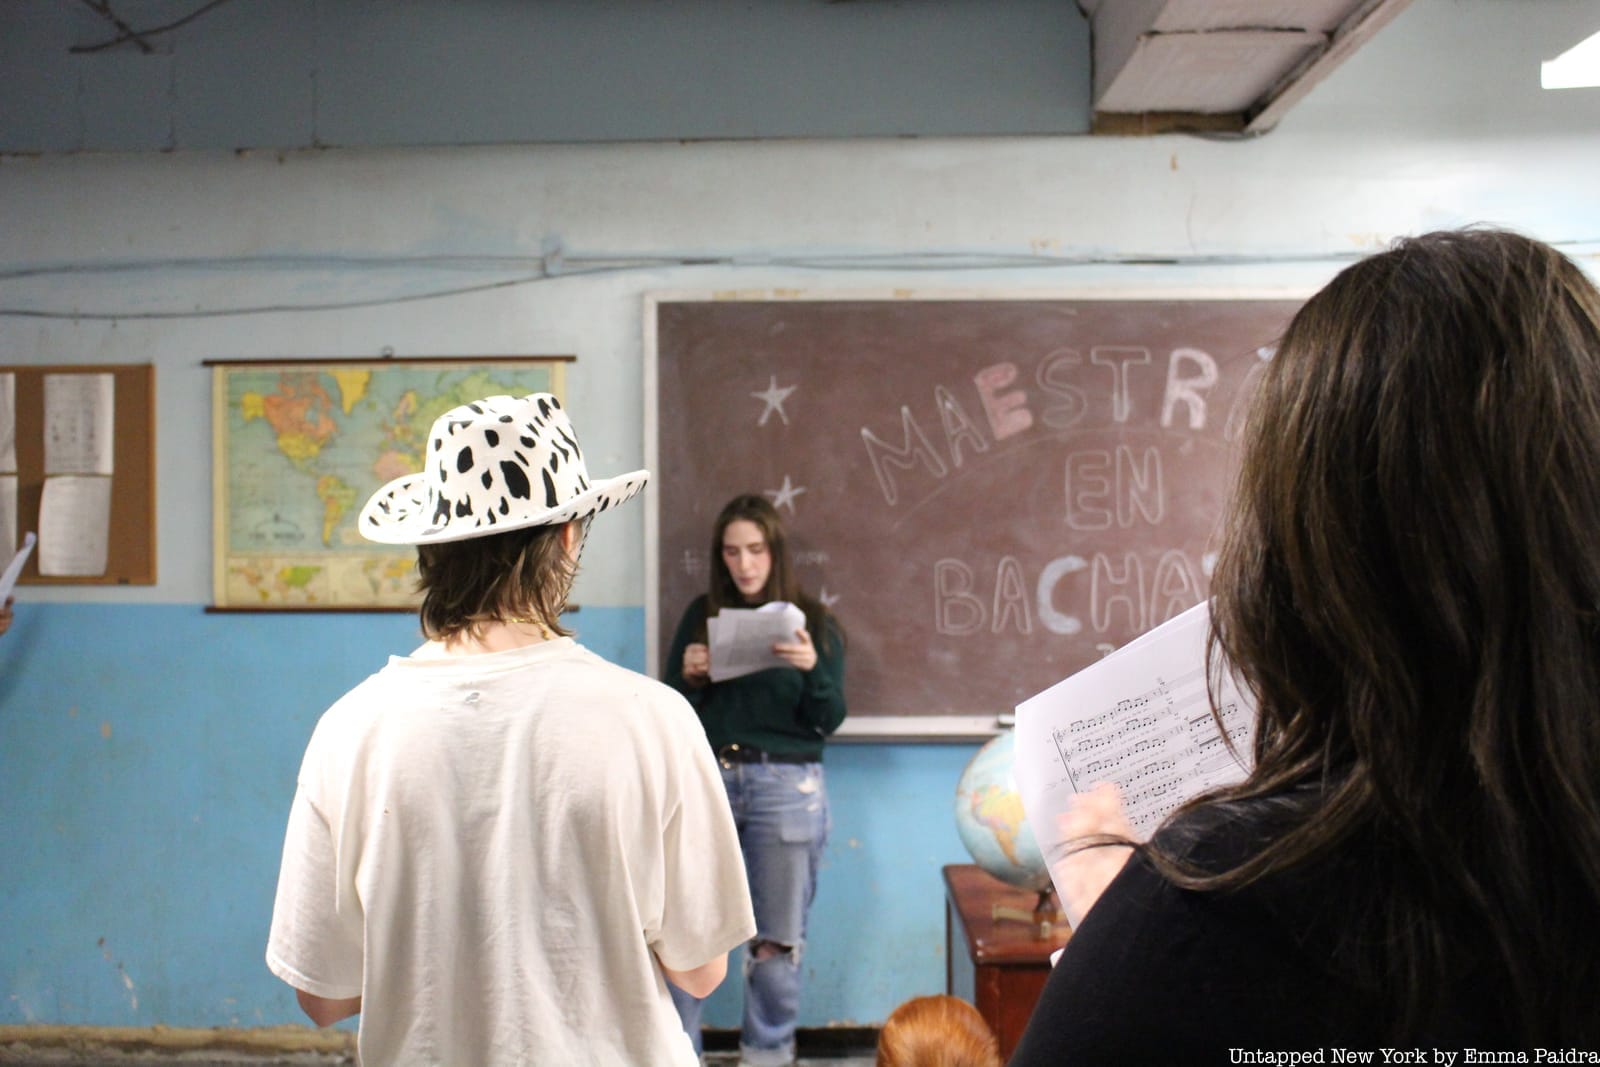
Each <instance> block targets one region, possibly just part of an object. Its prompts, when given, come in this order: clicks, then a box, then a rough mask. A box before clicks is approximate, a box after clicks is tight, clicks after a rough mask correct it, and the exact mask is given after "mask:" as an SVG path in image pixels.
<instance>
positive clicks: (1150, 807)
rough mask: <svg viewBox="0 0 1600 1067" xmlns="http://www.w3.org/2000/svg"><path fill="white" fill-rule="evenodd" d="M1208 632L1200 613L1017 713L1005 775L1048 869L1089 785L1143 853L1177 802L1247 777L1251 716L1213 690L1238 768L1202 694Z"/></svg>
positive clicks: (1201, 608)
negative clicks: (1112, 805) (1115, 804)
mask: <svg viewBox="0 0 1600 1067" xmlns="http://www.w3.org/2000/svg"><path fill="white" fill-rule="evenodd" d="M1209 621H1210V607H1209V604H1208V603H1201V604H1199V605H1198V606H1196V607H1193V608H1191V609H1189V610H1188V611H1186V612H1184V613H1183V614H1182V615H1179V616H1177V617H1176V618H1173V619H1170V620H1168V621H1167V622H1165V623H1163V624H1161V625H1160V626H1157V627H1156V628H1155V629H1153V630H1151V631H1149V632H1148V633H1145V634H1144V635H1142V636H1140V637H1138V638H1135V639H1134V640H1133V641H1131V642H1129V643H1128V644H1126V645H1124V646H1123V647H1121V648H1119V649H1117V650H1116V651H1115V652H1112V653H1111V654H1110V655H1108V656H1106V657H1105V658H1104V659H1102V660H1100V661H1098V662H1096V663H1093V664H1091V665H1089V666H1088V667H1085V668H1084V669H1083V670H1081V671H1079V672H1078V673H1077V674H1074V675H1072V676H1071V677H1070V678H1067V679H1066V680H1065V681H1061V682H1057V683H1056V684H1055V685H1053V686H1051V687H1050V688H1049V689H1046V690H1045V691H1044V692H1042V693H1040V694H1038V695H1037V696H1034V697H1030V698H1029V699H1028V700H1025V701H1023V702H1022V703H1021V704H1019V705H1017V726H1016V737H1015V739H1014V740H1015V752H1016V756H1015V764H1014V768H1013V769H1014V772H1015V776H1016V780H1017V789H1018V791H1019V792H1020V793H1021V794H1022V804H1023V809H1024V810H1025V811H1026V812H1027V814H1028V823H1029V825H1030V826H1032V828H1033V834H1034V838H1035V840H1037V841H1038V842H1039V849H1040V851H1041V852H1042V853H1043V854H1044V857H1045V860H1046V862H1047V863H1051V864H1053V861H1054V860H1055V859H1057V858H1058V857H1059V855H1060V854H1061V852H1062V849H1063V848H1064V846H1065V845H1066V842H1065V841H1063V840H1060V837H1061V835H1060V831H1059V830H1058V829H1057V822H1058V816H1060V815H1061V814H1062V813H1063V812H1065V811H1066V810H1067V808H1068V806H1069V805H1070V804H1071V802H1072V798H1073V796H1074V795H1075V794H1077V793H1080V792H1085V791H1087V790H1088V789H1089V788H1090V787H1092V786H1094V785H1095V784H1096V783H1098V782H1106V781H1109V782H1114V783H1116V786H1117V790H1118V792H1120V793H1121V795H1122V804H1123V808H1124V810H1125V812H1126V814H1127V817H1128V822H1129V823H1130V824H1131V825H1132V826H1133V829H1134V832H1135V834H1134V835H1135V837H1137V838H1138V839H1139V840H1141V841H1143V840H1148V839H1149V837H1150V835H1151V834H1152V833H1154V832H1155V829H1156V827H1157V826H1159V825H1160V824H1161V820H1163V819H1164V818H1166V817H1167V815H1168V814H1170V813H1171V812H1172V810H1173V809H1174V808H1176V807H1177V806H1178V805H1179V804H1181V803H1183V802H1184V801H1185V800H1187V799H1189V798H1190V797H1192V796H1194V795H1195V794H1197V793H1199V792H1202V791H1203V790H1206V789H1209V788H1211V787H1213V786H1219V785H1225V784H1228V783H1230V782H1236V781H1239V780H1240V779H1242V778H1243V777H1244V776H1245V774H1246V773H1247V767H1246V765H1245V762H1241V761H1248V760H1249V758H1250V743H1251V739H1252V737H1253V735H1254V733H1255V717H1256V713H1255V707H1254V704H1253V703H1252V702H1251V701H1250V699H1249V698H1248V697H1247V696H1246V695H1245V694H1244V693H1243V692H1241V691H1240V689H1239V688H1238V686H1237V685H1235V683H1234V679H1233V678H1232V677H1231V676H1226V677H1224V678H1223V679H1222V683H1221V687H1220V692H1219V693H1218V699H1219V701H1220V705H1221V712H1222V721H1223V723H1224V725H1225V727H1226V729H1227V733H1228V737H1229V738H1231V739H1232V741H1233V744H1234V747H1235V749H1236V750H1237V753H1238V755H1237V758H1236V757H1235V754H1234V752H1232V751H1230V750H1229V748H1228V745H1227V744H1226V743H1224V741H1223V737H1222V733H1221V732H1220V731H1219V730H1218V728H1217V723H1216V720H1215V719H1213V718H1212V716H1211V707H1210V704H1209V701H1208V697H1207V694H1206V669H1205V668H1206V663H1205V647H1206V631H1207V626H1208V623H1209Z"/></svg>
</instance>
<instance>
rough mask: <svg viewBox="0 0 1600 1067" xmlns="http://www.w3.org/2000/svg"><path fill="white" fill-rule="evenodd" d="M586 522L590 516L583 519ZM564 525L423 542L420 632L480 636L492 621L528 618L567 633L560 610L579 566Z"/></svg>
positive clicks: (443, 637)
mask: <svg viewBox="0 0 1600 1067" xmlns="http://www.w3.org/2000/svg"><path fill="white" fill-rule="evenodd" d="M577 521H578V522H579V523H580V533H579V536H580V537H582V532H581V527H583V526H584V525H586V524H587V521H588V520H577ZM562 529H563V527H562V526H559V525H558V526H531V527H528V528H526V529H522V530H511V531H508V532H506V533H497V534H490V535H488V536H486V537H473V538H468V539H467V540H464V541H446V542H444V543H442V544H436V545H418V546H417V588H418V590H419V591H421V593H422V609H421V620H422V632H423V633H424V634H425V635H426V636H428V637H429V638H432V639H433V640H437V641H445V640H449V639H450V638H452V637H456V636H458V635H462V634H466V635H469V636H476V635H477V634H478V633H480V632H481V627H482V626H484V625H485V624H487V623H490V622H497V621H508V620H511V619H529V620H532V621H534V622H538V623H541V624H543V626H544V627H545V629H546V630H548V631H549V632H550V633H553V634H559V635H561V636H562V637H570V636H572V631H571V630H569V629H567V628H566V627H564V626H562V625H561V612H562V611H563V610H564V609H565V608H566V605H567V596H568V594H570V593H571V591H572V582H573V579H574V578H575V577H577V573H578V564H577V560H576V559H574V558H573V557H571V556H569V555H568V554H567V550H566V546H565V545H564V544H563V543H562V540H561V531H562Z"/></svg>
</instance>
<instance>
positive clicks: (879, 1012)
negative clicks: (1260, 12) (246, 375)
mask: <svg viewBox="0 0 1600 1067" xmlns="http://www.w3.org/2000/svg"><path fill="white" fill-rule="evenodd" d="M241 6H243V5H230V6H229V7H228V8H224V9H220V10H224V11H226V10H232V9H233V8H236V7H241ZM836 6H840V7H845V6H859V5H836ZM1592 11H1593V5H1592V4H1590V3H1581V4H1580V3H1576V2H1565V0H1544V2H1541V3H1540V4H1537V5H1527V4H1505V3H1499V2H1496V0H1464V2H1454V0H1417V2H1416V3H1415V4H1414V5H1413V6H1412V8H1411V9H1409V10H1408V11H1407V12H1406V13H1405V14H1404V15H1402V16H1401V17H1400V18H1399V19H1398V20H1397V21H1396V22H1395V23H1394V24H1393V25H1392V26H1391V27H1390V28H1389V29H1388V30H1386V31H1385V32H1384V34H1382V35H1380V36H1379V37H1378V38H1377V39H1376V40H1375V41H1374V42H1373V43H1372V44H1371V45H1369V46H1368V47H1367V48H1366V49H1365V50H1363V51H1362V52H1361V53H1359V54H1358V55H1357V56H1356V57H1355V58H1354V59H1353V60H1351V61H1350V62H1349V63H1348V64H1347V65H1346V66H1345V67H1344V68H1342V69H1341V70H1340V71H1338V72H1337V73H1336V75H1335V77H1334V79H1333V80H1331V81H1330V82H1328V83H1327V84H1325V85H1323V86H1321V87H1319V88H1318V89H1317V90H1316V91H1315V92H1313V93H1312V95H1311V97H1310V98H1309V99H1308V100H1307V101H1306V102H1305V103H1303V104H1302V105H1301V106H1300V107H1299V108H1298V109H1297V110H1296V111H1295V112H1293V113H1291V115H1290V118H1289V120H1288V121H1286V122H1285V124H1284V125H1283V126H1282V127H1281V128H1280V129H1279V130H1278V131H1276V132H1274V133H1272V134H1270V135H1268V136H1267V137H1265V138H1262V139H1260V140H1256V141H1252V142H1249V143H1221V142H1212V141H1205V140H1198V139H1190V138H1161V139H1152V140H1109V141H1101V140H1091V139H1086V138H992V139H971V140H956V139H946V140H928V141H897V140H865V141H853V142H811V141H795V142H783V143H741V144H729V143H716V144H657V145H618V146H591V147H581V146H565V147H558V146H549V147H536V148H535V147H522V148H518V147H499V148H476V149H467V150H445V149H421V150H407V151H402V150H374V151H347V150H340V151H307V152H294V153H290V154H287V155H284V156H282V157H279V156H276V155H273V154H270V153H266V154H263V153H255V154H246V155H233V154H223V153H215V154H202V153H175V154H168V155H87V154H86V155H73V156H68V157H60V156H49V157H42V158H19V157H4V158H0V233H3V234H4V235H5V240H4V242H3V243H0V309H4V310H5V311H6V312H7V313H6V314H3V315H0V353H3V356H0V360H3V361H6V362H10V361H20V362H34V363H46V362H69V363H70V362H140V361H150V362H153V363H154V364H155V365H156V367H157V397H158V409H159V419H158V431H157V432H158V435H159V436H158V442H157V443H158V494H159V501H158V502H159V509H158V510H159V524H160V529H159V549H160V552H159V570H160V583H159V584H158V585H156V586H154V587H144V588H126V589H74V590H68V589H56V588H43V587H25V588H24V589H23V590H22V591H21V601H22V602H21V604H20V605H19V607H18V612H17V616H18V617H17V623H16V625H15V627H14V628H13V630H12V632H11V633H10V634H8V635H7V636H6V637H5V638H3V639H0V835H3V837H4V840H5V841H6V849H7V851H6V864H5V866H6V874H5V882H4V885H5V892H4V894H3V895H0V930H4V931H5V936H3V937H0V1022H25V1021H43V1022H71V1023H87V1024H101V1025H113V1024H114V1025H127V1024H137V1025H150V1024H155V1023H162V1024H168V1025H175V1026H206V1025H226V1024H237V1025H257V1024H263V1023H279V1022H285V1021H290V1020H292V1019H294V1018H295V1017H296V1015H295V1011H294V1007H293V1003H292V1000H291V998H290V997H289V996H288V995H287V993H286V991H285V990H284V989H282V988H281V987H280V986H279V985H278V984H277V983H275V982H273V981H272V980H271V979H270V978H268V977H267V976H266V973H265V970H264V968H263V966H262V964H261V959H260V948H261V940H262V938H263V937H264V935H265V930H266V922H267V913H268V906H269V900H270V892H271V884H272V881H273V879H274V877H275V868H276V850H277V847H278V842H279V839H280V835H281V833H282V825H283V818H284V814H285V811H286V808H287V804H288V800H289V796H290V792H291V789H292V780H293V776H294V771H295V767H296V765H297V761H298V759H299V753H300V751H301V749H302V748H303V745H304V742H305V739H306V736H307V734H308V732H309V728H310V724H311V722H312V721H313V720H314V718H315V716H316V715H317V714H318V713H319V712H320V711H321V709H322V708H323V707H324V706H325V705H326V704H327V703H328V702H329V701H330V700H331V699H332V698H333V697H334V696H336V695H337V694H338V693H339V692H341V691H342V690H343V689H344V688H345V687H347V686H348V685H349V684H351V683H352V682H353V681H355V680H356V679H357V678H359V677H360V676H361V675H363V674H365V673H366V672H367V671H369V670H371V669H373V668H374V667H376V666H378V664H379V663H380V662H381V660H382V657H383V656H384V655H385V654H387V653H389V652H391V651H403V650H404V649H405V647H406V646H407V645H408V644H409V643H410V641H411V640H412V639H413V635H414V630H413V628H412V626H411V624H410V623H409V622H408V621H407V620H404V619H398V618H395V617H385V616H340V617H330V618H324V617H311V616H294V617H285V618H270V617H261V616H216V615H207V614H205V613H204V612H203V611H202V607H203V605H205V604H206V603H207V602H208V601H209V597H210V593H209V560H210V534H209V530H210V506H209V495H210V494H209V488H208V487H209V477H210V460H209V456H210V434H209V425H208V419H207V412H208V404H209V395H208V389H209V379H208V375H207V372H206V370H205V369H204V368H203V367H202V366H201V361H202V360H204V359H208V358H218V357H226V358H236V359H237V358H251V357H281V356H327V357H338V356H366V355H373V354H376V353H378V352H380V351H381V350H383V349H384V348H393V349H394V351H395V352H396V353H397V354H399V355H469V354H475V353H489V354H529V353H540V352H570V353H573V354H575V355H576V356H577V357H578V360H577V363H576V364H575V365H574V367H573V370H572V374H571V379H570V385H569V393H570V397H571V407H572V410H573V412H574V417H575V420H576V422H577V425H578V427H579V430H580V432H581V433H582V435H583V439H584V441H585V444H586V449H587V451H588V453H589V461H590V464H591V467H592V468H593V469H594V470H596V471H599V472H602V473H604V472H612V471H620V470H625V469H632V468H633V467H636V466H639V465H641V464H642V463H643V461H644V457H645V454H646V449H645V441H644V437H643V430H642V419H643V412H644V407H645V404H644V389H643V381H644V371H645V368H644V362H643V355H642V345H641V335H642V323H641V306H642V303H643V299H644V296H645V294H646V293H648V292H651V291H655V290H658V289H734V288H737V289H769V288H774V287H799V288H807V289H830V290H848V289H851V288H856V287H866V288H873V289H880V290H881V289H884V288H890V287H902V288H930V287H931V288H953V287H965V288H971V287H980V288H982V287H1003V288H1008V289H1011V288H1033V289H1049V290H1052V291H1083V290H1093V289H1097V288H1101V287H1111V288H1116V289H1119V290H1121V291H1128V290H1139V291H1148V290H1151V289H1162V290H1164V289H1169V288H1172V287H1195V286H1198V287H1203V288H1206V289H1210V290H1217V289H1225V290H1232V291H1238V290H1243V289H1249V290H1251V291H1259V290H1262V289H1269V290H1270V289H1278V290H1287V291H1298V292H1304V291H1306V290H1307V289H1309V288H1311V287H1314V286H1315V285H1317V284H1319V283H1320V282H1321V281H1323V280H1325V279H1326V278H1327V277H1328V276H1329V275H1330V274H1331V273H1332V272H1333V271H1335V270H1336V269H1338V267H1339V266H1340V265H1342V264H1343V263H1344V262H1347V261H1348V258H1349V257H1351V256H1353V255H1356V254H1359V253H1361V252H1364V251H1367V250H1370V249H1372V248H1375V247H1378V246H1379V245H1380V244H1381V243H1382V242H1383V241H1385V240H1387V239H1388V238H1390V237H1391V236H1393V235H1396V234H1401V233H1408V232H1414V231H1418V230H1425V229H1430V228H1435V227H1440V226H1451V225H1458V224H1462V223H1467V222H1475V221H1489V222H1497V223H1501V224H1505V225H1509V226H1513V227H1516V228H1519V229H1522V230H1525V231H1527V232H1529V233H1532V234H1535V235H1537V236H1540V237H1543V238H1546V239H1550V240H1554V241H1559V242H1563V243H1566V244H1567V246H1568V247H1569V249H1570V250H1571V251H1572V252H1573V253H1574V254H1575V255H1577V256H1579V257H1580V258H1581V259H1582V261H1583V262H1585V263H1586V265H1588V266H1589V267H1590V268H1591V269H1592V268H1593V267H1594V266H1595V259H1594V258H1593V257H1594V256H1595V254H1596V251H1597V250H1600V246H1597V244H1596V240H1597V239H1600V199H1597V198H1596V197H1595V196H1594V187H1595V186H1594V181H1595V175H1597V174H1600V137H1596V136H1595V133H1596V131H1597V130H1600V91H1595V90H1575V91H1569V92H1565V93H1541V92H1539V91H1538V90H1537V88H1536V86H1537V64H1538V61H1539V60H1541V59H1548V58H1550V57H1551V56H1553V55H1555V54H1557V52H1559V51H1560V50H1562V49H1564V48H1565V47H1568V46H1569V45H1570V44H1571V43H1573V41H1575V40H1576V39H1577V38H1578V37H1579V36H1580V35H1581V34H1580V30H1582V31H1583V32H1589V31H1590V30H1592V29H1594V28H1597V27H1593V26H1590V27H1588V28H1587V29H1584V28H1583V27H1582V25H1581V24H1582V23H1583V22H1585V21H1592V19H1590V18H1589V15H1588V13H1590V12H1592ZM950 252H956V253H962V254H964V255H967V256H970V257H972V258H971V259H970V260H968V261H966V262H967V266H966V269H956V268H953V267H951V266H950V265H949V262H948V261H947V260H938V259H936V258H934V257H936V255H937V254H940V253H950ZM644 256H652V257H661V262H658V263H657V264H656V265H653V266H650V267H648V268H644V267H639V266H637V262H638V257H644ZM839 256H851V257H875V258H874V259H873V260H872V262H871V266H872V268H873V269H870V270H867V269H861V270H856V269H847V268H846V266H844V265H842V263H841V261H839V260H837V259H833V260H832V261H831V262H828V260H829V257H839ZM1030 256H1031V257H1044V258H1036V259H1034V260H1031V261H1029V260H1027V257H1030ZM1145 256H1153V257H1158V258H1166V259H1170V260H1173V261H1174V262H1173V264H1172V265H1168V266H1132V265H1119V264H1118V263H1116V262H1114V261H1117V260H1121V259H1125V258H1128V257H1145ZM440 257H445V258H440ZM494 257H511V259H510V260H506V259H496V258H494ZM686 257H687V258H709V259H712V260H716V262H713V263H711V264H707V265H699V266H690V265H678V266H673V265H669V264H670V263H673V262H677V261H680V260H682V259H684V258H686ZM718 257H728V258H727V260H726V261H722V260H718ZM1002 259H1004V260H1005V261H1007V262H1012V261H1016V260H1019V259H1021V260H1023V261H1024V262H1025V265H1023V266H1010V267H1005V268H1002V267H1001V266H1000V265H999V264H1000V261H1001V260H1002ZM851 262H853V263H856V264H858V265H859V264H861V263H862V262H863V260H861V259H859V258H857V259H854V260H852V261H851ZM940 264H942V265H940ZM107 265H118V266H123V267H127V268H129V269H126V270H121V271H119V272H117V273H115V274H104V273H100V272H99V268H102V267H104V266H107ZM619 266H628V267H631V268H633V269H626V270H608V269H605V268H609V267H619ZM19 272H31V273H27V275H26V276H23V274H22V273H19ZM547 274H548V275H550V276H549V277H546V275H547ZM519 279H520V280H519ZM535 279H543V280H535ZM502 282H506V283H515V284H507V285H505V286H504V287H502V288H495V289H490V290H486V291H482V292H477V293H473V294H470V295H459V296H453V297H447V298H438V299H416V300H409V301H407V302H398V301H399V298H405V297H419V296H422V295H423V294H426V293H428V292H431V291H434V290H436V289H440V288H449V287H460V286H476V285H489V284H496V283H502ZM312 303H352V304H362V305H364V306H352V307H349V308H346V309H343V310H325V311H310V310H294V311H273V312H264V313H259V314H249V315H227V316H221V317H199V318H196V317H178V318H162V317H148V316H157V315H168V314H171V313H175V312H184V313H189V312H194V311H196V310H199V311H207V310H216V309H223V308H232V309H242V308H256V307H264V306H270V305H281V306H294V307H300V308H303V307H305V306H306V305H308V304H312ZM107 315H109V316H114V317H112V318H99V317H95V316H107ZM908 373H909V372H908ZM671 491H672V487H671V486H670V485H658V486H656V487H654V488H653V489H651V490H650V492H657V493H668V492H671ZM802 500H803V498H802ZM644 528H645V527H644V517H643V508H642V507H638V506H630V507H629V508H624V509H622V510H621V511H619V512H618V513H616V514H614V515H608V516H606V517H605V518H604V519H603V520H602V521H601V522H599V523H597V524H596V526H595V533H594V540H593V542H592V543H591V545H590V547H589V549H588V551H587V552H586V554H585V566H586V573H585V574H584V575H583V577H582V578H581V580H580V581H581V584H580V587H579V589H578V593H577V598H578V600H579V601H580V602H582V603H583V605H584V611H583V612H581V613H580V615H579V617H578V622H579V625H580V630H581V632H582V634H583V637H584V639H585V640H586V641H588V642H590V643H591V644H593V645H594V647H596V649H597V650H598V651H600V652H602V653H604V654H606V655H608V656H611V657H613V658H616V659H618V660H619V661H621V662H623V663H625V664H628V665H629V666H633V667H636V668H641V669H648V668H650V667H652V666H653V665H651V664H647V663H646V662H645V656H644V653H643V651H642V648H643V633H644V608H643V605H644V603H645V599H646V582H645V563H644V561H645V558H646V555H647V553H648V552H649V551H650V546H649V545H647V544H646V543H645V539H644ZM668 610H669V611H676V610H677V608H676V606H669V607H668ZM840 611H841V613H842V614H843V615H844V616H845V618H846V620H847V621H848V617H849V615H848V612H849V605H848V603H847V602H845V603H841V605H840ZM102 724H104V728H102ZM971 751H972V746H970V745H964V746H962V745H949V746H923V747H919V746H913V745H848V746H844V745H841V746H836V748H835V751H834V752H833V753H832V754H830V757H829V773H830V776H831V782H832V789H833V793H834V799H835V804H836V809H835V810H836V820H837V824H836V829H835V836H834V841H833V845H832V848H831V849H830V858H829V868H828V869H827V870H826V871H825V872H824V875H823V882H822V889H821V895H820V897H819V902H818V911H817V915H816V920H815V924H814V925H815V929H814V942H813V945H812V946H811V950H810V952H809V953H808V956H807V971H808V974H810V975H811V976H812V978H813V984H812V989H813V990H814V992H813V994H812V995H811V996H810V998H809V999H808V1001H807V1005H806V1007H805V1010H804V1015H803V1018H802V1022H803V1023H804V1024H805V1025H807V1026H816V1025H824V1024H826V1023H829V1022H841V1021H856V1022H876V1021H881V1020H882V1019H883V1018H884V1017H885V1016H886V1015H887V1014H888V1012H889V1011H890V1010H892V1009H893V1007H894V1006H895V1005H896V1004H898V1003H899V1002H900V1001H901V1000H903V999H905V998H906V997H908V996H911V995H913V994H917V993H927V992H934V991H937V990H938V989H940V988H941V987H942V983H943V969H942V963H941V960H942V958H943V957H942V951H943V949H942V939H943V920H942V911H941V897H940V894H941V889H940V883H939V878H938V867H939V865H940V864H941V863H945V862H955V861H960V860H962V859H964V853H963V852H962V850H961V847H960V845H959V842H958V841H957V839H956V837H955V834H954V828H953V823H952V819H951V812H950V806H949V805H950V795H951V791H952V789H953V787H954V784H955V779H956V776H957V774H958V772H959V770H960V767H961V765H962V764H963V763H964V762H965V759H966V757H967V756H968V755H969V754H970V752H971ZM102 939H104V943H102ZM129 982H131V983H132V987H131V988H130V986H129V984H128V983H129ZM134 997H137V1003H136V1004H135V1003H134ZM731 998H732V994H731V993H723V994H719V998H718V1000H717V1001H716V1003H715V1005H714V1007H713V1011H712V1013H711V1015H710V1020H711V1022H712V1023H714V1024H716V1025H732V1024H733V1023H734V1021H735V1020H736V1018H737V1013H736V1011H735V1010H734V1008H733V1004H732V999H731Z"/></svg>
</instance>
